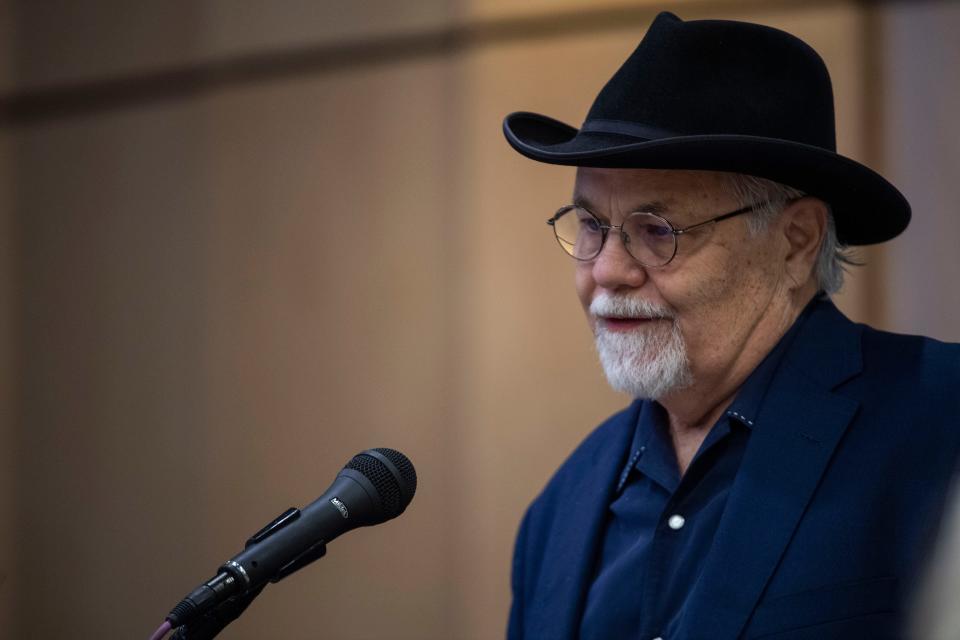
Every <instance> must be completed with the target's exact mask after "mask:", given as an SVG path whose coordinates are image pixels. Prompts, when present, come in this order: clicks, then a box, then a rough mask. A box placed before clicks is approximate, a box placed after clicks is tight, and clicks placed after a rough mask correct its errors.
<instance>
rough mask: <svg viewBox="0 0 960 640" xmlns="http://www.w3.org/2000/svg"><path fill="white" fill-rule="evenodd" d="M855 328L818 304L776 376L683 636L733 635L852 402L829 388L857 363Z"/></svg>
mask: <svg viewBox="0 0 960 640" xmlns="http://www.w3.org/2000/svg"><path fill="white" fill-rule="evenodd" d="M860 333H861V329H860V328H859V327H858V326H856V325H854V324H853V323H851V322H850V321H849V320H847V319H846V318H844V317H843V316H842V315H841V314H840V312H839V311H837V310H836V308H835V307H834V306H833V305H832V304H831V303H818V304H817V307H816V308H815V309H814V310H813V312H812V314H811V316H810V317H808V318H807V321H806V322H805V323H804V325H803V326H802V327H801V330H800V333H799V334H798V335H797V336H796V338H795V340H794V343H793V344H792V345H790V347H789V351H788V352H787V354H786V357H785V358H784V361H783V362H782V363H781V365H780V367H779V370H778V371H777V372H776V374H775V375H774V378H773V380H772V381H771V384H770V389H769V390H768V392H767V396H766V398H765V400H764V402H763V405H762V408H761V410H760V412H759V414H758V417H757V420H756V422H755V425H754V428H753V432H752V433H751V436H750V443H749V445H748V447H747V451H746V452H745V454H744V458H743V461H742V463H741V467H740V471H739V473H738V475H737V478H736V480H735V481H734V485H733V487H732V489H731V493H730V498H729V500H728V502H727V506H726V509H725V511H724V514H723V517H722V519H721V521H720V525H719V527H718V529H717V534H716V537H715V538H714V542H713V546H712V547H711V550H710V552H709V554H708V556H707V558H706V561H705V566H704V568H703V572H702V574H701V577H700V580H699V581H698V583H697V585H696V586H695V587H694V590H693V592H692V593H691V597H690V602H689V608H688V612H687V615H686V616H685V620H684V622H683V629H682V631H681V633H680V637H683V638H691V639H696V638H704V639H707V638H709V639H710V640H716V639H728V638H736V637H738V636H739V634H740V633H741V631H742V630H743V628H744V625H745V624H746V622H747V620H748V619H749V617H750V615H751V613H752V612H753V610H754V608H755V607H756V605H757V603H758V601H759V599H760V596H761V595H762V593H763V590H764V588H765V586H766V584H767V582H768V581H769V579H770V577H771V575H772V574H773V572H774V570H775V568H776V566H777V564H778V562H779V560H780V558H781V556H782V555H783V552H784V550H785V549H786V546H787V544H788V542H789V541H790V538H791V536H792V534H793V531H794V529H795V528H796V526H797V524H798V523H799V521H800V519H801V517H802V516H803V513H804V511H805V509H806V507H807V505H808V503H809V502H810V499H811V497H812V496H813V493H814V491H815V489H816V487H817V485H818V483H819V481H820V478H821V476H822V475H823V473H824V471H825V470H826V468H827V465H828V463H829V460H830V457H831V456H832V454H833V451H834V449H835V447H836V446H837V443H838V442H839V441H840V438H841V436H842V435H843V433H844V431H845V430H846V428H847V426H848V425H849V424H850V421H851V420H852V419H853V417H854V415H855V414H856V412H857V409H858V406H859V405H858V403H857V402H855V401H853V400H850V399H848V398H845V397H843V396H840V395H838V394H835V393H833V392H832V391H831V390H832V389H833V388H835V387H836V386H838V385H839V384H840V383H842V382H843V381H845V380H848V379H849V378H850V377H851V376H853V375H856V374H857V373H858V372H859V371H860V369H861V356H860Z"/></svg>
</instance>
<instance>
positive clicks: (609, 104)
mask: <svg viewBox="0 0 960 640" xmlns="http://www.w3.org/2000/svg"><path fill="white" fill-rule="evenodd" d="M601 121H602V122H608V123H610V122H612V123H617V122H619V123H628V126H629V124H634V125H639V126H640V127H643V128H644V129H641V131H643V133H639V134H635V135H639V136H640V137H643V138H651V137H660V136H659V135H656V134H651V133H648V132H649V131H662V132H664V133H663V134H662V135H663V136H680V135H682V136H693V135H718V134H719V135H723V134H729V135H747V136H762V137H767V138H779V139H782V140H792V141H795V142H800V143H803V144H809V145H813V146H817V147H821V148H823V149H829V150H831V151H835V150H836V132H835V124H834V111H833V89H832V86H831V83H830V74H829V72H828V71H827V67H826V65H825V64H824V62H823V60H822V59H821V58H820V56H819V55H818V54H817V53H816V52H815V51H814V50H813V49H812V48H811V47H810V46H809V45H807V44H806V43H805V42H803V41H802V40H800V39H799V38H797V37H795V36H793V35H791V34H789V33H786V32H784V31H780V30H778V29H774V28H772V27H767V26H763V25H757V24H750V23H745V22H733V21H728V20H693V21H689V22H684V21H683V20H681V19H680V18H678V17H677V16H675V15H673V14H672V13H668V12H663V13H661V14H659V15H658V16H657V18H656V20H654V22H653V24H652V25H651V26H650V28H649V30H648V31H647V34H646V35H645V36H644V38H643V40H642V41H641V42H640V44H639V45H638V46H637V48H636V50H634V52H633V53H632V54H631V55H630V57H629V58H628V59H627V60H626V62H624V64H623V65H622V66H621V67H620V69H619V70H618V71H617V72H616V73H615V74H614V75H613V77H612V78H611V79H610V80H609V81H608V82H607V84H606V85H605V86H604V88H603V89H602V90H601V92H600V94H599V95H598V96H597V99H596V100H595V101H594V103H593V106H592V107H591V108H590V112H589V114H588V115H587V120H586V122H587V123H594V124H597V123H599V122H601ZM622 132H624V133H629V130H625V131H622Z"/></svg>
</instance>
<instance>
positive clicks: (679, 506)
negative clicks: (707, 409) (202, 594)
mask: <svg viewBox="0 0 960 640" xmlns="http://www.w3.org/2000/svg"><path fill="white" fill-rule="evenodd" d="M806 315H807V314H806V313H804V314H803V315H801V317H800V319H798V320H797V322H796V323H794V326H793V327H792V328H791V329H790V331H788V332H787V334H786V335H785V336H784V337H783V338H781V340H780V342H779V343H778V345H777V346H776V347H775V348H774V349H773V351H771V352H770V354H768V356H767V357H766V358H765V359H764V361H763V362H761V363H760V365H759V366H758V367H757V368H756V369H755V370H754V371H753V373H751V374H750V376H749V377H748V378H747V380H746V381H745V382H744V384H743V386H741V388H740V391H739V392H738V393H737V396H736V398H735V399H734V401H733V402H732V403H731V405H730V407H729V408H728V409H727V411H726V412H725V413H724V415H723V416H721V418H720V419H719V420H718V421H717V423H716V424H715V425H714V426H713V427H712V428H711V430H710V432H709V433H708V434H707V437H706V438H705V439H704V441H703V444H702V445H701V446H700V449H699V451H698V452H697V454H696V456H695V457H694V458H693V460H692V462H691V463H690V466H689V467H688V469H687V472H686V473H685V474H684V475H683V477H681V476H680V471H679V469H678V467H677V460H676V455H675V453H674V450H673V444H672V442H671V439H670V434H669V430H668V429H669V422H668V419H667V416H666V411H665V410H664V409H663V407H661V406H660V405H659V404H657V403H656V402H650V401H647V402H644V404H643V407H642V408H641V410H640V416H639V420H638V423H637V428H636V431H635V434H634V438H633V444H632V445H631V449H630V451H631V452H632V453H631V455H630V459H629V460H628V462H627V464H626V466H625V468H624V469H623V473H622V474H621V475H620V482H619V485H618V486H617V491H616V493H615V496H614V498H613V502H612V503H611V504H610V509H609V511H608V512H607V521H606V529H605V533H604V536H603V543H602V549H601V551H600V555H599V556H598V559H597V565H596V569H595V573H594V580H593V584H592V585H591V587H590V592H589V594H588V595H587V601H586V607H585V609H584V615H583V619H582V620H581V625H580V637H581V638H582V639H583V640H609V639H610V638H637V639H638V640H653V639H654V638H663V640H671V638H674V634H675V631H676V629H677V627H678V626H679V623H680V620H681V618H682V617H683V614H684V608H685V607H686V604H687V599H688V598H689V596H690V593H691V591H692V590H693V588H694V586H695V585H696V583H697V580H698V579H699V577H700V570H701V568H702V566H703V561H704V559H705V558H706V556H707V553H708V552H709V551H710V546H711V544H712V543H713V536H714V532H715V531H716V530H717V527H718V526H719V524H720V519H721V517H722V516H723V510H724V508H725V506H726V504H727V496H728V494H729V493H730V489H731V487H732V486H733V481H734V478H735V477H736V475H737V471H738V469H739V468H740V460H741V459H742V457H743V452H744V450H745V449H746V446H747V442H748V440H749V438H750V433H751V431H752V430H753V429H754V428H755V422H756V416H757V414H758V413H759V411H760V407H761V406H762V403H763V398H764V396H765V395H766V391H767V388H768V387H769V385H770V380H771V378H772V377H773V374H774V372H775V370H776V368H777V367H778V366H779V364H780V360H781V359H782V356H783V352H784V351H785V350H786V348H787V346H788V345H789V342H790V341H791V340H792V338H793V336H794V335H795V334H796V332H797V328H798V327H799V325H800V324H801V323H802V320H803V319H805V316H806ZM758 428H759V427H758Z"/></svg>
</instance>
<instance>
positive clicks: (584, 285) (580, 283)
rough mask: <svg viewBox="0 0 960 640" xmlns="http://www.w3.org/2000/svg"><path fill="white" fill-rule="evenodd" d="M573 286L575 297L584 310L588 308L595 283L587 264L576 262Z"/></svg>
mask: <svg viewBox="0 0 960 640" xmlns="http://www.w3.org/2000/svg"><path fill="white" fill-rule="evenodd" d="M573 279H574V286H575V287H576V289H577V297H578V298H579V299H580V304H581V305H583V309H584V311H586V310H588V309H589V308H590V301H591V300H592V299H593V290H594V288H595V287H596V283H595V282H594V281H593V270H592V269H591V268H590V265H589V264H586V263H578V264H577V266H576V270H575V271H574V276H573Z"/></svg>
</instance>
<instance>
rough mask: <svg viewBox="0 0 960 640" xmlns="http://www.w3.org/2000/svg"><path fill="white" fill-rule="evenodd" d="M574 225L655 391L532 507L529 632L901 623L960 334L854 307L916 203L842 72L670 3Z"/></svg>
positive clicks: (959, 433)
mask: <svg viewBox="0 0 960 640" xmlns="http://www.w3.org/2000/svg"><path fill="white" fill-rule="evenodd" d="M504 131H505V134H506V137H507V139H508V141H509V142H510V144H511V145H512V146H513V147H514V148H515V149H516V150H518V151H519V152H520V153H522V154H524V155H526V156H528V157H530V158H533V159H534V160H538V161H541V162H547V163H553V164H566V165H575V166H578V167H579V169H578V171H577V177H576V183H575V186H574V194H573V201H572V203H571V204H569V205H566V206H564V207H562V208H560V209H559V210H558V211H557V213H556V214H555V215H554V216H553V217H552V218H551V219H550V220H549V224H550V225H551V226H552V229H553V232H554V233H555V234H556V238H557V240H558V242H559V244H560V246H561V248H562V249H563V250H564V251H566V252H567V253H568V254H569V255H570V256H571V257H572V258H573V259H575V260H576V261H577V262H576V289H577V294H578V296H579V298H580V301H581V302H582V304H583V307H584V310H585V311H586V314H587V318H588V321H589V323H590V326H591V328H592V330H593V332H594V335H595V339H596V345H597V350H598V352H599V355H600V360H601V362H602V365H603V368H604V370H605V372H606V374H607V377H608V379H609V381H610V383H611V385H612V386H613V387H614V388H616V389H618V390H620V391H624V392H627V393H629V394H630V395H631V396H633V397H634V398H636V400H635V401H634V402H633V404H631V405H630V407H629V408H627V409H626V410H624V411H623V412H621V413H619V414H617V415H615V416H613V417H612V418H610V419H609V420H608V421H607V422H605V423H604V424H602V425H601V426H600V427H599V428H597V429H596V430H595V431H594V432H593V433H592V434H591V435H590V436H589V437H588V438H587V439H586V440H585V441H584V443H583V444H582V445H581V446H580V447H579V448H578V449H577V450H576V451H575V452H574V453H573V454H572V456H571V457H570V458H569V459H568V460H567V461H566V462H565V463H564V464H563V466H562V467H561V468H560V470H559V471H558V472H557V473H556V475H555V476H554V477H553V479H552V480H551V481H550V483H549V484H548V485H547V487H546V489H545V490H544V492H543V493H542V495H540V496H539V497H538V498H537V500H536V501H535V502H534V503H533V505H532V506H531V508H530V510H529V511H528V513H527V515H526V517H525V519H524V521H523V524H522V526H521V529H520V533H519V536H518V539H517V546H516V553H515V558H514V567H513V589H514V602H513V607H512V610H511V616H510V624H509V636H510V637H511V638H517V639H519V638H578V637H579V638H589V639H600V638H606V639H611V638H637V639H641V640H654V639H655V638H663V639H664V640H671V639H678V640H679V639H684V640H689V639H704V640H724V639H728V638H730V639H733V638H761V637H762V638H778V639H783V640H786V639H787V638H790V639H792V640H796V639H800V638H810V639H814V638H816V639H818V640H822V639H829V638H843V639H844V640H850V639H858V638H864V639H866V638H869V639H871V640H876V639H883V638H896V637H901V636H900V631H899V629H900V627H901V625H902V622H903V619H904V615H905V613H904V610H905V606H906V605H907V604H908V602H909V598H908V597H907V594H908V593H909V591H910V586H911V584H912V582H913V581H914V580H915V578H916V577H917V575H918V572H919V571H920V570H921V569H922V558H923V555H924V552H925V550H926V548H927V546H928V545H929V543H930V541H931V538H932V537H933V536H932V532H933V531H934V530H935V527H936V524H937V522H938V519H939V513H940V510H941V508H942V504H943V501H944V498H945V495H946V492H947V489H948V486H949V484H950V481H951V478H952V475H953V470H954V467H955V462H956V460H957V456H958V451H960V428H958V416H960V349H958V347H957V346H956V345H946V344H942V343H938V342H936V341H934V340H930V339H925V338H919V337H907V336H897V335H892V334H888V333H883V332H879V331H875V330H873V329H870V328H869V327H865V326H863V325H857V324H853V323H852V322H850V321H849V320H847V319H846V318H845V317H843V315H841V314H840V312H839V311H838V310H837V309H836V307H834V306H833V304H832V303H831V302H830V300H829V295H830V294H831V293H834V292H835V291H836V290H837V289H838V288H839V287H840V285H841V283H842V278H843V266H844V263H845V262H849V259H848V258H847V255H846V253H845V251H846V247H847V246H849V245H860V244H869V243H875V242H880V241H884V240H887V239H889V238H892V237H894V236H896V235H897V234H899V233H900V232H901V231H902V230H903V229H904V228H905V227H906V225H907V223H908V222H909V218H910V208H909V205H908V204H907V202H906V201H905V199H904V198H903V196H902V195H901V194H900V193H899V192H898V191H897V190H896V189H895V188H894V187H893V186H892V185H891V184H890V183H888V182H887V181H886V180H885V179H883V178H882V177H881V176H879V175H878V174H876V173H875V172H873V171H871V170H870V169H868V168H867V167H865V166H863V165H860V164H858V163H856V162H854V161H852V160H849V159H847V158H844V157H842V156H840V155H838V154H837V153H836V151H835V146H836V145H835V135H834V118H833V98H832V91H831V86H830V79H829V75H828V73H827V70H826V67H825V66H824V64H823V62H822V61H821V59H820V58H819V56H818V55H817V54H816V53H815V52H814V51H813V50H812V49H811V48H810V47H808V46H807V45H806V44H804V43H803V42H801V41H800V40H798V39H797V38H795V37H793V36H791V35H789V34H786V33H784V32H782V31H778V30H775V29H771V28H768V27H763V26H759V25H753V24H747V23H740V22H728V21H716V20H704V21H691V22H684V21H681V20H680V19H679V18H677V17H676V16H674V15H672V14H669V13H664V14H661V15H660V16H658V17H657V19H656V20H655V21H654V23H653V24H652V26H651V27H650V29H649V31H648V33H647V35H646V36H645V37H644V39H643V41H642V42H641V43H640V45H639V47H638V48H637V49H636V51H634V53H633V54H632V55H631V56H630V58H629V59H628V60H627V61H626V62H625V63H624V65H623V66H622V67H621V68H620V70H619V71H617V73H616V74H615V75H614V76H613V78H612V79H611V80H610V81H609V82H608V83H607V85H606V86H605V87H604V88H603V90H602V91H601V93H600V94H599V96H598V97H597V99H596V101H595V102H594V104H593V106H592V108H591V110H590V112H589V114H588V116H587V119H586V121H585V123H584V125H583V126H582V127H581V128H580V129H579V130H577V129H575V128H573V127H570V126H567V125H564V124H562V123H560V122H557V121H555V120H552V119H550V118H547V117H544V116H540V115H536V114H531V113H514V114H511V115H510V116H508V117H507V119H506V120H505V122H504Z"/></svg>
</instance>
